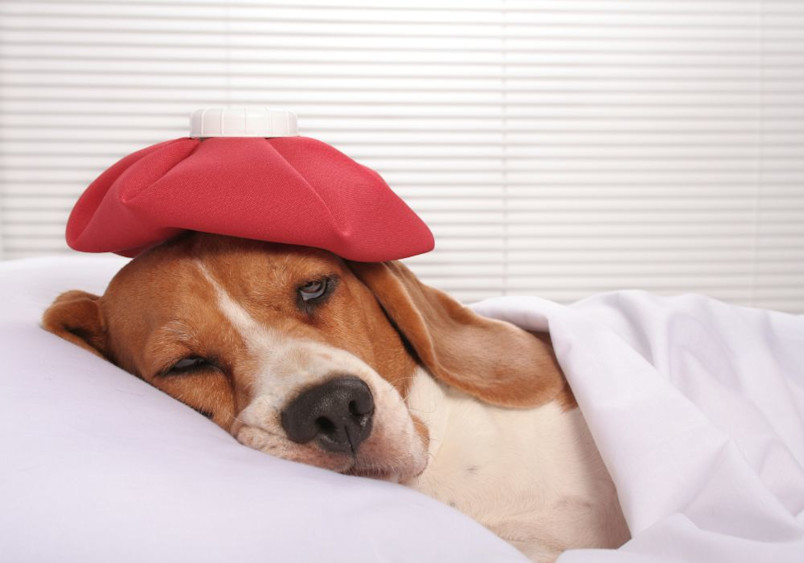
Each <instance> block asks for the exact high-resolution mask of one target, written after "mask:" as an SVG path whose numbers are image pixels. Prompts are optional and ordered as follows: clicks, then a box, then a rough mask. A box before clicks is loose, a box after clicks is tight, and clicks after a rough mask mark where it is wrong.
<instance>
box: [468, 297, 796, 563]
mask: <svg viewBox="0 0 804 563" xmlns="http://www.w3.org/2000/svg"><path fill="white" fill-rule="evenodd" d="M475 309H476V310H477V311H478V312H480V313H482V314H484V315H488V316H492V317H496V318H500V319H504V320H507V321H510V322H513V323H515V324H518V325H520V326H522V327H524V328H527V329H533V330H545V329H548V328H549V330H550V333H551V334H552V339H553V344H554V345H555V349H556V354H557V356H558V359H559V362H560V363H561V366H562V368H563V369H564V372H565V373H566V375H567V378H568V380H569V382H570V385H571V386H572V388H573V391H574V392H575V395H576V397H577V400H578V403H579V405H580V408H581V410H582V411H583V413H584V416H585V417H586V420H587V422H588V424H589V427H590V429H591V431H592V434H593V436H594V438H595V441H596V443H597V444H598V447H599V449H600V452H601V454H602V456H603V459H604V460H605V462H606V465H607V466H608V468H609V471H610V472H611V475H612V477H613V479H614V481H615V483H616V485H617V489H618V493H619V496H620V500H621V504H622V507H623V511H624V513H625V516H626V519H627V521H628V525H629V527H630V529H631V532H632V535H633V539H632V541H630V542H629V543H627V544H626V545H625V546H624V547H623V548H622V549H620V550H619V551H617V552H611V551H603V550H595V551H573V552H567V553H566V554H564V555H563V556H562V557H561V558H560V561H561V562H562V563H578V562H593V561H594V562H608V561H618V562H620V561H621V562H630V561H640V562H642V561H649V562H657V563H658V562H670V561H674V562H675V561H677V562H701V563H718V562H723V563H739V562H745V563H758V562H763V561H767V562H773V563H780V562H787V561H789V562H791V563H793V562H795V563H802V562H804V469H802V468H803V467H804V316H794V315H785V314H782V313H776V312H769V311H762V310H757V309H749V308H743V307H736V306H729V305H726V304H723V303H720V302H718V301H714V300H711V299H707V298H705V297H701V296H695V295H685V296H682V297H676V298H659V297H655V296H652V295H649V294H647V293H643V292H637V291H626V292H616V293H609V294H604V295H600V296H596V297H593V298H590V299H587V300H584V301H582V302H579V303H577V304H575V305H573V306H569V307H566V306H560V305H557V304H555V303H552V302H549V301H545V300H543V299H538V298H535V297H505V298H495V299H490V300H487V301H484V302H482V303H480V304H478V305H476V307H475Z"/></svg>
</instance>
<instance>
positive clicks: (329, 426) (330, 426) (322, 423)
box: [315, 416, 335, 434]
mask: <svg viewBox="0 0 804 563" xmlns="http://www.w3.org/2000/svg"><path fill="white" fill-rule="evenodd" d="M315 425H316V426H317V427H318V430H319V431H321V432H323V433H325V434H331V433H332V432H333V431H334V430H335V423H334V422H332V421H331V420H330V419H328V418H327V417H325V416H319V417H318V418H316V419H315Z"/></svg>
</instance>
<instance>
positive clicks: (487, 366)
mask: <svg viewBox="0 0 804 563" xmlns="http://www.w3.org/2000/svg"><path fill="white" fill-rule="evenodd" d="M349 265H350V267H351V269H352V271H353V272H354V273H355V275H356V276H357V277H358V278H359V279H360V280H361V281H362V282H363V283H364V284H365V285H366V286H368V288H369V289H371V290H372V291H373V293H374V295H375V296H376V298H377V300H378V301H379V303H380V305H382V307H383V309H384V310H385V312H386V314H387V315H388V317H389V318H390V319H391V321H392V322H393V323H394V324H395V325H396V327H397V329H398V330H399V331H400V332H401V333H402V334H403V335H404V337H405V338H406V340H407V341H408V342H409V343H410V345H411V346H412V348H413V349H414V350H415V352H416V354H417V355H418V356H419V360H420V361H421V363H422V364H423V365H424V367H425V368H427V370H428V371H429V372H430V373H431V374H432V375H433V376H434V377H436V378H438V379H440V380H442V381H444V382H445V383H447V384H449V385H451V386H453V387H456V388H458V389H461V390H462V391H464V392H466V393H468V394H470V395H472V396H474V397H477V398H478V399H481V400H483V401H485V402H488V403H492V404H495V405H501V406H507V407H533V406H537V405H540V404H543V403H546V402H548V401H550V400H552V399H559V400H561V401H562V402H563V403H564V404H568V403H572V402H573V399H572V395H571V392H570V391H569V387H568V385H567V383H566V380H565V379H564V376H563V374H562V372H561V368H560V367H559V365H558V362H557V361H556V357H555V354H554V353H553V347H552V345H551V343H550V336H549V335H548V334H546V333H534V334H532V333H529V332H526V331H524V330H522V329H520V328H518V327H515V326H514V325H512V324H509V323H506V322H503V321H498V320H494V319H488V318H485V317H481V316H480V315H478V314H476V313H474V312H473V311H472V310H470V309H468V308H467V307H464V306H463V305H461V304H460V303H458V302H457V301H456V300H455V299H453V298H451V297H450V296H449V295H447V294H446V293H444V292H442V291H439V290H437V289H433V288H432V287H428V286H426V285H424V284H423V283H421V282H420V281H419V280H418V278H416V276H415V275H414V274H413V273H412V272H411V271H410V270H409V269H408V268H407V267H405V266H404V265H402V264H401V263H399V262H384V263H361V262H350V263H349Z"/></svg>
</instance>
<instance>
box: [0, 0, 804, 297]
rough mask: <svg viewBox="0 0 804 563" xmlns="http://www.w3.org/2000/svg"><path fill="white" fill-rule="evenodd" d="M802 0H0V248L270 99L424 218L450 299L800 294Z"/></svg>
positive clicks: (46, 230)
mask: <svg viewBox="0 0 804 563" xmlns="http://www.w3.org/2000/svg"><path fill="white" fill-rule="evenodd" d="M802 93H804V2H801V1H798V0H790V1H784V0H766V1H759V0H757V1H753V0H721V1H716V0H588V1H586V0H555V1H549V0H544V1H541V0H540V1H516V0H510V1H503V0H488V1H463V2H458V1H454V2H448V1H443V0H429V1H423V0H394V1H389V2H377V1H370V0H349V1H345V2H335V1H331V0H303V1H296V2H291V1H285V2H261V1H256V0H251V1H250V0H238V1H237V2H232V3H226V2H209V1H204V0H192V1H185V0H174V1H171V2H156V1H140V2H122V1H83V2H69V1H49V2H43V1H22V0H18V1H14V0H4V1H3V2H2V3H0V174H2V175H1V176H0V180H1V181H2V198H0V249H1V250H0V252H2V256H3V257H4V258H17V257H23V256H31V255H36V254H42V253H54V252H64V251H66V248H65V245H64V242H63V229H64V223H65V220H66V218H67V215H68V213H69V210H70V208H71V206H72V204H73V202H74V201H75V199H76V197H77V196H78V195H79V194H80V193H81V191H82V190H83V188H84V187H85V186H86V185H87V184H88V183H89V182H90V181H91V180H92V179H94V177H95V176H96V175H97V174H98V173H99V172H101V171H102V170H103V169H104V168H106V167H107V166H109V165H111V164H112V163H113V162H115V161H116V160H117V159H119V158H120V157H122V156H124V155H125V154H128V153H130V152H132V151H134V150H135V149H138V148H141V147H143V146H146V145H148V144H152V143H155V142H158V141H161V140H166V139H170V138H174V137H179V136H184V135H186V134H187V116H188V115H189V113H190V112H191V111H192V110H193V109H196V108H199V107H203V106H208V105H221V104H227V103H233V104H246V105H248V104H255V105H273V106H278V107H286V108H290V109H294V110H295V111H296V112H297V113H298V114H299V118H300V127H301V129H302V133H303V134H305V135H308V136H313V137H317V138H319V139H321V140H324V141H326V142H329V143H331V144H334V145H335V146H337V147H338V148H340V149H341V150H343V151H344V152H346V153H347V154H349V155H351V156H352V157H354V158H355V159H357V160H359V161H361V162H363V163H365V164H368V165H369V166H372V167H373V168H375V169H377V170H378V171H379V172H380V173H381V174H382V175H383V176H384V177H385V178H386V180H387V181H388V182H389V183H390V185H391V186H392V187H393V188H394V189H395V190H396V191H397V193H399V194H400V195H401V196H403V197H404V198H405V199H406V200H407V201H408V202H409V203H410V204H411V206H412V207H413V208H414V209H415V210H416V211H418V212H419V213H420V214H421V216H422V217H423V218H424V219H425V220H426V221H427V222H428V223H429V224H430V225H431V228H432V229H433V231H434V233H435V235H436V240H437V248H436V250H435V251H434V252H432V253H430V254H428V255H425V256H422V257H418V258H415V259H412V260H410V264H411V265H412V267H413V268H414V269H415V270H416V271H417V272H418V273H419V274H420V275H421V276H422V277H424V278H425V279H426V280H427V281H429V282H430V283H433V284H435V285H437V286H439V287H442V288H444V289H447V290H450V291H452V292H454V293H455V294H456V295H458V296H459V297H460V298H462V299H465V300H475V299H478V298H482V297H485V296H490V295H497V294H500V293H510V294H517V293H530V294H538V295H542V296H544V297H548V298H552V299H556V300H560V301H569V300H575V299H578V298H582V297H584V296H586V295H589V294H591V293H594V292H598V291H605V290H610V289H617V288H642V289H647V290H651V291H655V292H660V293H670V294H673V293H680V292H686V291H695V292H701V293H706V294H710V295H713V296H716V297H719V298H722V299H725V300H728V301H732V302H736V303H743V304H751V305H757V306H763V307H772V308H778V309H783V310H789V311H797V312H804V158H803V157H804V98H803V97H802Z"/></svg>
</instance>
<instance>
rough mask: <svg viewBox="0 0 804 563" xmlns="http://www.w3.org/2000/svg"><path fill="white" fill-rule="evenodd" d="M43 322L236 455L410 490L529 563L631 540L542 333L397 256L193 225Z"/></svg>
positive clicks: (69, 298)
mask: <svg viewBox="0 0 804 563" xmlns="http://www.w3.org/2000/svg"><path fill="white" fill-rule="evenodd" d="M43 326H44V328H45V329H47V330H49V331H51V332H53V333H55V334H57V335H59V336H61V337H62V338H65V339H66V340H69V341H70V342H73V343H75V344H77V345H79V346H82V347H83V348H86V349H87V350H89V351H91V352H93V353H95V354H97V355H99V356H101V357H103V358H105V359H107V360H109V361H111V362H113V363H115V364H117V365H118V366H120V367H121V368H123V369H125V370H127V371H129V372H131V373H132V374H135V375H136V376H138V377H141V378H142V379H144V380H145V381H147V382H148V383H150V384H151V385H153V386H155V387H157V388H158V389H161V390H162V391H164V392H165V393H167V394H169V395H171V396H173V397H175V398H176V399H178V400H179V401H181V402H183V403H185V404H187V405H189V406H190V407H192V408H193V409H195V410H196V411H198V412H199V413H201V414H202V415H204V416H206V417H207V418H209V419H210V420H212V421H213V422H215V423H216V424H218V425H220V426H221V427H222V428H224V429H226V430H227V431H228V432H230V433H231V434H232V436H234V437H235V438H236V439H237V440H238V441H239V442H241V443H243V444H245V445H247V446H250V447H252V448H256V449H258V450H260V451H263V452H265V453H269V454H272V455H275V456H279V457H282V458H285V459H289V460H293V461H299V462H302V463H307V464H311V465H315V466H318V467H323V468H326V469H331V470H333V471H338V472H341V473H345V474H349V475H360V476H365V477H372V478H376V479H384V480H388V481H394V482H399V483H403V484H405V485H408V486H410V487H413V488H414V489H417V490H419V491H422V492H424V493H426V494H428V495H430V496H433V497H435V498H437V499H439V500H441V501H443V502H445V503H448V504H450V505H451V506H453V507H455V508H457V509H458V510H460V511H462V512H464V513H466V514H468V515H469V516H471V517H473V518H475V519H476V520H478V521H479V522H480V523H482V524H484V525H485V526H486V527H488V528H489V529H491V530H492V531H494V532H495V533H497V534H498V535H499V536H500V537H502V538H504V539H505V540H507V541H509V542H510V543H512V544H513V545H515V546H516V547H518V548H519V549H520V550H521V551H522V552H524V553H525V554H526V555H528V556H529V557H530V558H532V559H533V560H534V561H552V560H554V559H555V558H556V557H557V556H558V555H559V554H560V553H561V552H562V551H564V550H566V549H569V548H583V547H598V548H601V547H608V548H613V547H618V546H620V545H621V544H623V543H624V542H625V541H627V539H628V538H629V532H628V528H627V526H626V524H625V521H624V518H623V516H622V513H621V510H620V506H619V504H618V501H617V494H616V491H615V488H614V485H613V483H612V481H611V478H610V477H609V475H608V473H607V471H606V468H605V467H604V465H603V462H602V460H601V459H600V456H599V454H598V452H597V450H596V448H595V445H594V442H593V441H592V438H591V436H590V434H589V430H588V429H587V427H586V424H585V422H584V419H583V416H582V415H581V413H580V411H579V410H578V408H577V405H576V403H575V400H574V398H573V395H572V392H571V390H570V389H569V387H568V385H567V383H566V380H565V379H564V376H563V374H562V373H561V369H560V367H559V365H558V363H557V361H556V357H555V355H554V354H553V350H552V346H551V343H550V337H549V335H548V334H540V333H534V334H531V333H528V332H525V331H523V330H521V329H519V328H517V327H515V326H513V325H510V324H508V323H505V322H502V321H496V320H491V319H487V318H483V317H481V316H479V315H477V314H475V313H473V312H472V311H471V310H469V309H467V308H466V307H463V306H462V305H461V304H459V303H458V302H457V301H455V300H454V299H452V298H451V297H449V296H448V295H446V294H445V293H442V292H441V291H438V290H436V289H433V288H430V287H428V286H426V285H424V284H422V283H421V282H420V281H419V280H418V279H417V278H416V277H415V276H414V275H413V274H412V273H411V272H410V270H408V269H407V268H406V267H405V266H403V265H402V264H401V263H398V262H387V263H357V262H348V261H345V260H342V259H340V258H338V257H337V256H335V255H333V254H331V253H329V252H326V251H323V250H317V249H313V248H303V247H295V246H288V245H282V244H274V243H266V242H258V241H252V240H245V239H237V238H230V237H223V236H217V235H209V234H202V233H194V232H188V233H185V234H183V235H181V236H179V237H177V238H175V239H172V240H170V241H168V242H166V243H163V244H161V245H159V246H157V247H154V248H152V249H151V250H149V251H147V252H145V253H143V254H141V255H140V256H138V257H137V258H135V259H134V260H132V261H131V262H130V263H128V264H127V265H126V266H125V267H124V268H123V269H122V270H120V272H118V274H117V275H116V276H115V277H114V279H113V280H112V281H111V282H110V284H109V287H108V288H107V290H106V292H105V294H104V295H103V296H101V297H98V296H95V295H91V294H88V293H85V292H83V291H68V292H66V293H64V294H62V295H61V296H59V297H58V298H57V299H56V300H55V301H54V303H53V304H52V305H51V306H50V308H49V309H48V310H47V311H46V312H45V314H44V317H43Z"/></svg>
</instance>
